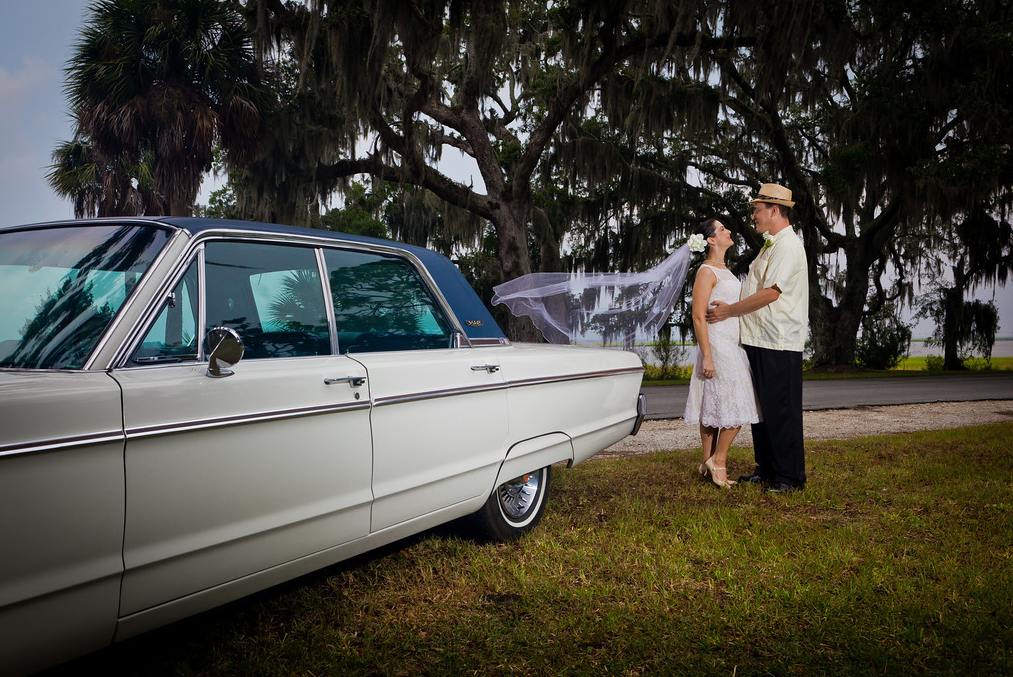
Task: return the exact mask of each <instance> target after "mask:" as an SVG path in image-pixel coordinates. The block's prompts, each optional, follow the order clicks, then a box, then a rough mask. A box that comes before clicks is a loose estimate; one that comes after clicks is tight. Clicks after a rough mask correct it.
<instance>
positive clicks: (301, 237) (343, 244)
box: [195, 228, 467, 336]
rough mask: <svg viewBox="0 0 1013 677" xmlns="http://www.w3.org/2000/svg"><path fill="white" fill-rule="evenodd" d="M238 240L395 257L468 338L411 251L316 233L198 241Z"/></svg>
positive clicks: (243, 234) (211, 236)
mask: <svg viewBox="0 0 1013 677" xmlns="http://www.w3.org/2000/svg"><path fill="white" fill-rule="evenodd" d="M234 238H241V239H244V240H245V239H249V240H251V241H252V240H258V241H266V242H282V243H285V244H304V245H313V246H316V247H319V248H321V249H345V250H352V251H367V252H375V253H380V254H386V255H389V256H395V257H397V258H400V259H403V260H405V261H407V262H408V264H409V265H411V266H412V268H414V269H415V271H416V272H417V273H418V274H419V275H420V276H421V277H422V281H423V284H425V286H426V287H427V289H428V290H429V293H430V294H432V295H433V298H434V299H435V300H436V303H437V304H438V305H439V306H440V310H441V311H442V312H443V315H444V317H445V318H446V319H447V321H448V322H449V323H450V325H451V326H450V329H451V331H453V330H454V329H456V330H458V331H460V332H461V333H462V334H464V335H465V336H467V333H466V332H465V331H464V328H463V327H462V326H461V322H460V320H458V318H457V315H456V314H454V312H453V310H452V309H451V307H450V304H449V303H448V302H447V299H446V297H444V296H443V292H442V290H440V288H439V285H437V284H436V280H434V279H433V276H432V275H430V274H429V269H428V268H426V267H425V265H424V264H423V263H422V261H421V260H420V259H419V258H418V257H417V256H415V255H414V254H412V253H411V252H410V251H407V250H404V249H399V248H398V247H391V246H387V245H380V244H376V243H373V242H355V241H353V240H342V239H338V238H331V237H326V238H325V237H319V236H314V235H313V234H312V233H299V234H298V235H297V234H293V233H265V232H263V231H255V230H244V229H241V228H220V229H215V230H206V231H202V232H201V233H200V234H199V235H198V236H197V238H195V240H196V241H199V242H206V241H208V240H229V239H234ZM327 284H328V293H329V292H330V280H328V281H327Z"/></svg>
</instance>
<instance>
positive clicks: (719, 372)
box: [683, 263, 760, 428]
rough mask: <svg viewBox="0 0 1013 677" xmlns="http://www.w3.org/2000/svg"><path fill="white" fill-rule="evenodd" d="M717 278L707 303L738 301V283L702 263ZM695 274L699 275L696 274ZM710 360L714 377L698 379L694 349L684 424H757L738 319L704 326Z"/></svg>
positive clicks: (698, 359)
mask: <svg viewBox="0 0 1013 677" xmlns="http://www.w3.org/2000/svg"><path fill="white" fill-rule="evenodd" d="M703 265H704V266H707V267H708V268H710V270H711V271H712V272H713V273H714V274H715V275H716V276H717V278H718V282H717V284H716V285H714V290H713V291H712V292H711V298H710V300H711V301H724V302H725V303H735V302H736V301H738V300H739V288H740V287H741V284H740V283H739V280H738V279H737V278H736V277H735V276H734V275H733V274H732V273H731V272H730V271H728V270H726V269H724V268H715V267H714V266H712V265H709V264H706V263H705V264H703ZM697 274H699V273H697ZM707 334H708V336H709V338H710V344H711V359H712V360H713V361H714V377H713V378H709V379H705V378H701V374H702V372H703V354H702V353H701V352H700V348H697V349H696V366H695V367H694V368H693V377H692V378H691V379H690V382H689V396H688V398H687V399H686V411H685V413H684V414H683V417H684V418H685V420H686V423H691V424H693V425H696V424H700V423H702V424H703V425H705V426H707V427H709V428H738V427H740V426H743V425H746V424H747V423H758V422H759V421H760V415H759V407H758V406H757V404H756V390H755V389H754V388H753V375H752V372H751V371H750V370H749V360H748V359H746V351H744V350H743V349H742V346H741V345H739V319H738V318H737V317H730V318H728V319H727V320H724V321H723V322H715V323H714V324H709V325H707Z"/></svg>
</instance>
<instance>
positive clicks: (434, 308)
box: [324, 249, 452, 354]
mask: <svg viewBox="0 0 1013 677" xmlns="http://www.w3.org/2000/svg"><path fill="white" fill-rule="evenodd" d="M324 260H325V262H326V264H327V275H328V277H329V279H330V286H331V297H332V299H333V301H334V319H335V324H336V327H337V331H338V349H339V351H340V352H341V353H342V354H344V353H365V352H377V351H390V350H424V349H432V348H447V347H449V345H450V339H451V335H452V329H451V324H450V322H449V321H448V320H447V318H446V316H445V315H444V314H443V312H442V310H441V309H440V307H439V305H438V304H437V303H436V299H435V298H434V297H433V295H432V294H431V293H430V291H429V289H428V288H427V287H426V284H425V282H424V281H423V279H422V277H421V276H420V275H419V273H418V271H416V270H415V268H414V267H413V266H412V265H411V264H410V263H408V262H407V261H405V260H403V259H400V258H398V257H395V256H385V255H382V254H374V253H370V252H356V251H346V250H340V249H326V250H324Z"/></svg>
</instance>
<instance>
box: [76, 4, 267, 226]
mask: <svg viewBox="0 0 1013 677" xmlns="http://www.w3.org/2000/svg"><path fill="white" fill-rule="evenodd" d="M89 11H90V15H91V16H90V18H89V19H88V21H87V23H86V24H85V26H84V29H83V30H82V32H81V38H80V40H79V41H78V43H77V44H76V45H75V46H74V52H73V55H72V57H71V59H70V61H69V63H68V66H67V84H66V92H67V94H68V98H69V100H70V104H71V111H72V114H73V115H74V117H75V118H76V120H77V128H78V129H77V132H78V136H79V137H87V138H88V139H89V140H90V142H91V146H92V152H93V154H94V157H95V158H96V159H97V160H99V161H101V162H102V163H103V164H104V165H105V166H128V167H136V166H139V165H141V162H142V159H148V160H149V161H150V165H151V167H152V168H153V170H152V184H153V188H154V191H155V193H157V194H158V195H159V196H160V197H161V200H162V203H163V204H162V207H161V210H162V211H168V213H169V214H171V215H175V216H182V215H186V214H188V213H189V211H190V209H191V206H192V205H193V203H194V200H195V199H196V196H197V191H198V190H199V188H200V183H201V180H202V179H203V176H204V174H205V173H206V172H207V171H208V170H209V169H210V168H211V164H212V160H213V149H214V146H215V144H216V143H221V145H222V146H223V147H224V148H225V149H226V151H227V154H228V157H229V161H230V163H231V162H242V161H244V160H245V159H247V158H248V157H249V156H250V155H251V154H252V151H253V150H254V148H255V146H256V141H257V138H258V135H259V130H260V125H261V119H262V112H263V110H264V105H265V101H266V100H267V99H266V95H265V93H264V90H263V88H262V87H261V86H260V79H259V72H258V68H257V66H256V61H255V59H254V54H253V47H252V41H251V38H250V33H249V31H248V30H247V27H246V24H245V22H244V19H243V16H242V14H241V13H240V6H239V4H238V3H237V2H235V1H234V0H99V1H98V2H95V3H94V4H92V5H91V6H90V8H89Z"/></svg>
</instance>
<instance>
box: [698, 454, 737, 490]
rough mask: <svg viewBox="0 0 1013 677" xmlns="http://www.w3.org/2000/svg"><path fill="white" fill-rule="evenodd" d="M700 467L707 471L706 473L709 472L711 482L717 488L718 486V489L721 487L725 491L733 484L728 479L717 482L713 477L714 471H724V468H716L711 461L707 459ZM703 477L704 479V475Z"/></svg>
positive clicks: (732, 481) (733, 481) (733, 482)
mask: <svg viewBox="0 0 1013 677" xmlns="http://www.w3.org/2000/svg"><path fill="white" fill-rule="evenodd" d="M701 467H705V468H706V469H707V471H708V472H709V474H710V476H711V482H713V483H714V484H716V485H717V486H719V487H721V488H723V489H727V488H728V487H730V486H732V485H733V484H735V480H729V479H724V480H719V479H718V478H717V477H716V476H715V475H714V471H715V470H724V468H718V467H717V466H715V465H714V462H713V461H712V460H711V459H709V458H708V459H707V460H706V461H704V462H703V463H702V464H701ZM701 474H702V473H701ZM705 477H706V475H705Z"/></svg>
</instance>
